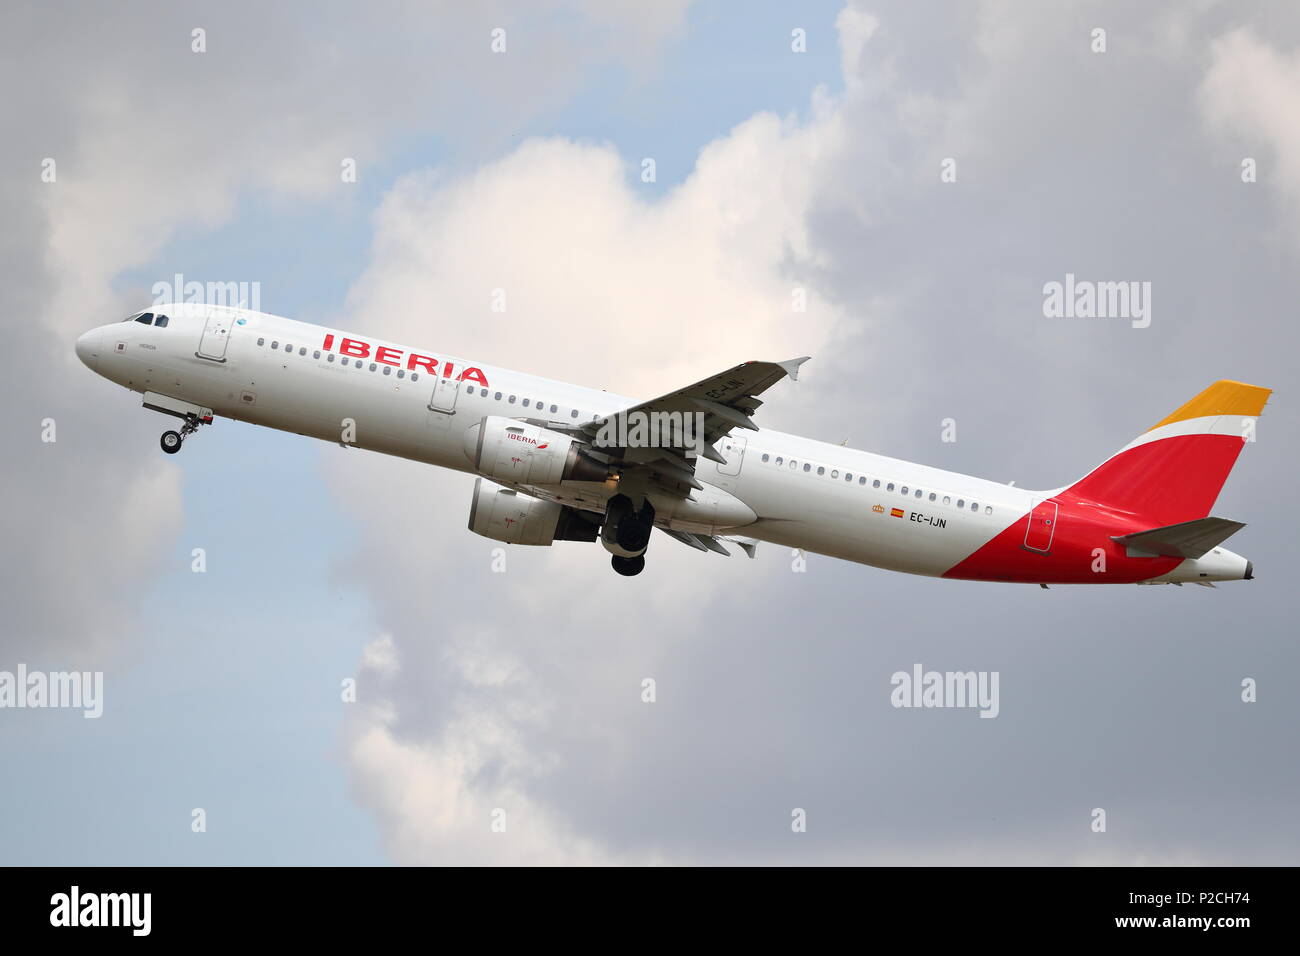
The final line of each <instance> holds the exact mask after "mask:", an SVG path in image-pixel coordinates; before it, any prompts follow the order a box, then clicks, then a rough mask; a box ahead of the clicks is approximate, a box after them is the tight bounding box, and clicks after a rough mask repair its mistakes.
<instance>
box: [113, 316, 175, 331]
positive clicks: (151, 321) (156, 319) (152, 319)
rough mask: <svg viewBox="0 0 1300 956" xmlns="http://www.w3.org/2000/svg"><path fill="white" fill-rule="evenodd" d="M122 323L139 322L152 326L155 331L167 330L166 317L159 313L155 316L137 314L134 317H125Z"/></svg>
mask: <svg viewBox="0 0 1300 956" xmlns="http://www.w3.org/2000/svg"><path fill="white" fill-rule="evenodd" d="M122 321H123V322H141V323H143V324H145V325H152V326H153V327H154V328H155V329H165V328H167V316H165V315H163V314H162V313H161V312H160V313H158V314H157V315H155V314H154V313H152V312H137V313H136V314H135V315H130V316H127V317H126V318H125V319H123V320H122Z"/></svg>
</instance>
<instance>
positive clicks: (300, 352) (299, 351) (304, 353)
mask: <svg viewBox="0 0 1300 956" xmlns="http://www.w3.org/2000/svg"><path fill="white" fill-rule="evenodd" d="M298 354H299V355H306V354H307V347H306V346H303V347H302V348H300V349H299V350H298Z"/></svg>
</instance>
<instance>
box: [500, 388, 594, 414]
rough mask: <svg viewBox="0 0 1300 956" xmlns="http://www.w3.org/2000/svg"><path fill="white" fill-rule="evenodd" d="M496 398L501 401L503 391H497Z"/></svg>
mask: <svg viewBox="0 0 1300 956" xmlns="http://www.w3.org/2000/svg"><path fill="white" fill-rule="evenodd" d="M496 400H497V401H498V402H499V401H501V393H500V392H497V394H496ZM575 414H576V413H575Z"/></svg>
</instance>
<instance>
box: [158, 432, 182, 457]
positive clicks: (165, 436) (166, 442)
mask: <svg viewBox="0 0 1300 956" xmlns="http://www.w3.org/2000/svg"><path fill="white" fill-rule="evenodd" d="M184 441H185V439H183V438H181V433H180V432H163V433H162V438H160V439H158V444H160V445H162V450H163V451H165V452H167V454H169V455H174V454H176V453H177V452H178V451H180V450H181V444H182V443H183V442H184Z"/></svg>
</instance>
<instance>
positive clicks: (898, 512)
mask: <svg viewBox="0 0 1300 956" xmlns="http://www.w3.org/2000/svg"><path fill="white" fill-rule="evenodd" d="M889 516H890V517H891V518H901V517H903V509H902V508H890V509H889Z"/></svg>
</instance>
